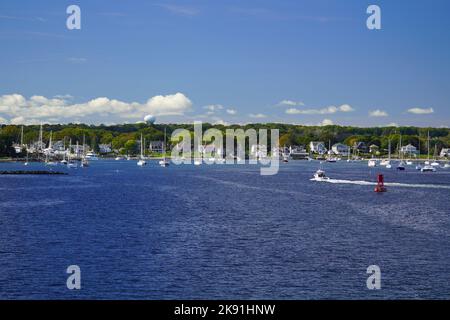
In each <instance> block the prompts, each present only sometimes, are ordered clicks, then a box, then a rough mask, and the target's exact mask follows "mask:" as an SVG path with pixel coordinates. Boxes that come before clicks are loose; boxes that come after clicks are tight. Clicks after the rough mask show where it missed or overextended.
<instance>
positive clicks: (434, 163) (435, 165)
mask: <svg viewBox="0 0 450 320" xmlns="http://www.w3.org/2000/svg"><path fill="white" fill-rule="evenodd" d="M436 152H437V151H436V144H435V145H434V160H433V162H432V163H431V164H430V166H433V167H439V162H437V160H436V155H437V153H436Z"/></svg>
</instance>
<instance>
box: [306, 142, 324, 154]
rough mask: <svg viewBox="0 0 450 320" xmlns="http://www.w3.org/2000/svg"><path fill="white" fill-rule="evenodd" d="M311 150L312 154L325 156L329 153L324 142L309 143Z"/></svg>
mask: <svg viewBox="0 0 450 320" xmlns="http://www.w3.org/2000/svg"><path fill="white" fill-rule="evenodd" d="M309 150H311V152H312V153H318V154H325V153H326V152H327V148H326V147H325V143H323V142H322V141H311V142H310V143H309Z"/></svg>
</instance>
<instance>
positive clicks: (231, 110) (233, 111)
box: [227, 109, 237, 116]
mask: <svg viewBox="0 0 450 320" xmlns="http://www.w3.org/2000/svg"><path fill="white" fill-rule="evenodd" d="M227 113H228V114H229V115H232V116H234V115H236V114H237V111H236V110H235V109H227Z"/></svg>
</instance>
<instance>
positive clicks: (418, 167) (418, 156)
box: [416, 134, 422, 170]
mask: <svg viewBox="0 0 450 320" xmlns="http://www.w3.org/2000/svg"><path fill="white" fill-rule="evenodd" d="M417 158H418V159H419V160H420V134H419V149H418V152H417ZM416 170H422V166H421V165H420V163H417V165H416Z"/></svg>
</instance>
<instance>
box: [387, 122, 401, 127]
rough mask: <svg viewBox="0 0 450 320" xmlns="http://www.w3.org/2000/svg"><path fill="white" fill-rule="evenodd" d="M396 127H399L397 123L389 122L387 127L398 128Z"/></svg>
mask: <svg viewBox="0 0 450 320" xmlns="http://www.w3.org/2000/svg"><path fill="white" fill-rule="evenodd" d="M398 126H399V125H398V123H395V122H391V123H389V124H388V125H387V127H398Z"/></svg>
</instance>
